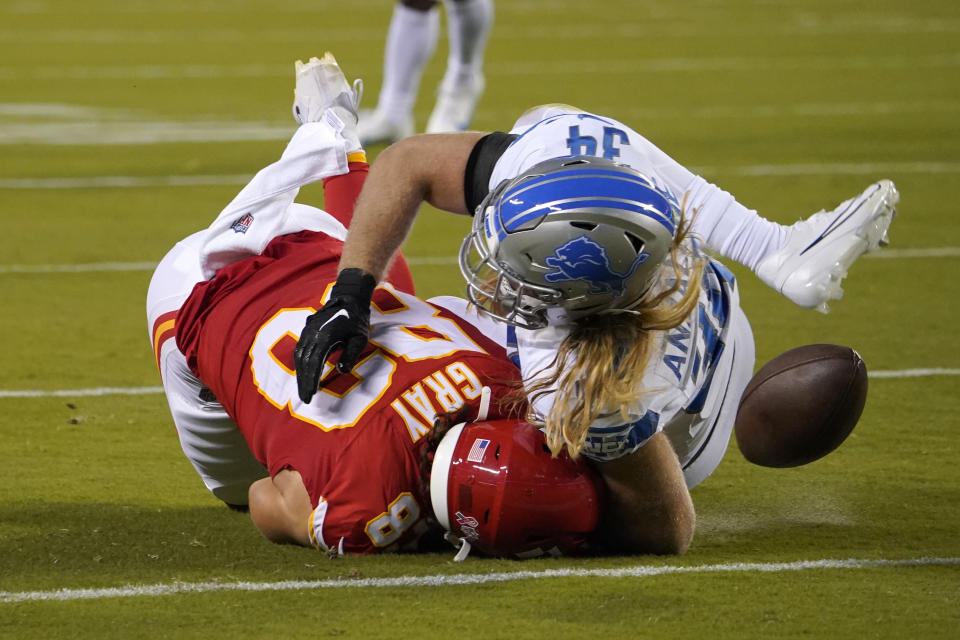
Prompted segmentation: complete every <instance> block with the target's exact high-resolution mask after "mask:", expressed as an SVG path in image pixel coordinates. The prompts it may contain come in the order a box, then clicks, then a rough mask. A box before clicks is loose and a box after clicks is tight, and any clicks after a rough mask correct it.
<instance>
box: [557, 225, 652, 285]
mask: <svg viewBox="0 0 960 640" xmlns="http://www.w3.org/2000/svg"><path fill="white" fill-rule="evenodd" d="M649 257H650V254H649V253H647V252H646V251H641V252H640V254H639V255H637V257H636V259H635V260H634V261H633V264H632V265H630V268H629V269H628V270H627V272H626V273H617V272H616V271H614V270H613V268H612V267H611V266H610V258H609V256H608V255H607V250H606V249H604V248H603V246H602V245H600V244H599V243H597V242H596V241H594V240H591V239H590V238H589V237H587V236H586V235H582V236H579V237H576V238H574V239H573V240H570V241H568V242H566V243H564V244H562V245H560V246H559V247H557V248H556V249H554V251H553V255H551V256H547V259H546V263H547V266H548V267H552V268H553V269H554V271H548V272H547V273H545V274H544V278H545V279H546V280H547V282H561V281H564V280H584V281H585V282H587V283H588V284H589V285H590V291H589V292H590V293H615V294H616V295H618V296H619V295H623V292H624V290H625V289H626V285H625V284H624V283H625V282H626V281H627V280H629V279H630V277H631V276H632V275H633V274H634V273H635V272H636V271H637V268H638V267H639V266H640V265H642V264H643V263H644V262H646V261H647V258H649Z"/></svg>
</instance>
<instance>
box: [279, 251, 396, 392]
mask: <svg viewBox="0 0 960 640" xmlns="http://www.w3.org/2000/svg"><path fill="white" fill-rule="evenodd" d="M376 286H377V280H376V278H374V277H373V276H372V275H370V274H369V273H366V272H365V271H363V270H362V269H344V270H343V271H341V272H340V274H339V275H338V276H337V282H336V284H334V285H333V289H331V290H330V299H329V300H328V301H327V303H326V304H325V305H323V308H322V309H320V310H319V311H317V312H316V313H315V314H313V315H312V316H310V317H309V318H307V322H306V325H305V326H304V328H303V331H302V332H301V333H300V339H299V340H298V341H297V348H296V349H294V351H293V361H294V365H295V366H296V369H297V393H298V394H299V395H300V399H301V400H303V401H304V402H310V400H311V398H313V395H314V394H315V393H316V392H317V388H318V387H319V386H320V376H321V374H322V373H323V365H324V364H325V363H326V362H327V359H328V358H329V357H330V354H331V353H333V352H334V351H335V350H337V349H342V350H343V353H341V354H340V360H338V361H337V371H339V372H340V373H347V372H349V371H350V370H352V369H353V367H354V365H356V364H357V360H358V359H359V358H360V353H361V352H362V351H363V349H364V347H366V346H367V340H368V339H369V338H370V299H371V298H372V297H373V290H374V289H375V288H376Z"/></svg>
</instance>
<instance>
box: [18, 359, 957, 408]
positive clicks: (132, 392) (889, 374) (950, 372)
mask: <svg viewBox="0 0 960 640" xmlns="http://www.w3.org/2000/svg"><path fill="white" fill-rule="evenodd" d="M932 376H960V369H951V368H948V367H928V368H918V369H899V370H885V371H868V372H867V377H868V378H887V379H890V378H894V379H897V378H923V377H932ZM161 393H163V387H91V388H86V389H0V400H2V399H3V398H82V397H91V396H114V395H124V396H146V395H157V394H161Z"/></svg>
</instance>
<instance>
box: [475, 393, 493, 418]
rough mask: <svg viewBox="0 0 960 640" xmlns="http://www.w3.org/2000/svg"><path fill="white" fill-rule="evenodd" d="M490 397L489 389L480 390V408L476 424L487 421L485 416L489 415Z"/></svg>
mask: <svg viewBox="0 0 960 640" xmlns="http://www.w3.org/2000/svg"><path fill="white" fill-rule="evenodd" d="M491 395H492V392H491V391H490V387H484V388H483V389H481V390H480V408H479V409H478V410H477V422H482V421H484V420H486V419H487V414H488V413H490V396H491Z"/></svg>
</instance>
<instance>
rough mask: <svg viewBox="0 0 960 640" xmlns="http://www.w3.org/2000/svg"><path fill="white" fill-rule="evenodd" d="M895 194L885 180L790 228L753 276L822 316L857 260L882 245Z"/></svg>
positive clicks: (892, 214)
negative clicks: (785, 241) (778, 248)
mask: <svg viewBox="0 0 960 640" xmlns="http://www.w3.org/2000/svg"><path fill="white" fill-rule="evenodd" d="M899 200H900V194H899V193H898V192H897V188H896V186H894V184H893V183H892V182H891V181H889V180H881V181H880V182H877V183H875V184H872V185H870V186H869V187H867V189H866V190H865V191H864V192H863V193H861V194H860V195H859V196H857V197H856V198H851V199H850V200H847V201H846V202H843V203H842V204H841V205H840V206H839V207H837V208H836V209H834V210H833V211H821V212H819V213H815V214H813V215H812V216H810V217H809V218H807V219H806V220H801V221H800V222H797V223H795V224H794V225H793V226H792V227H791V230H790V235H789V236H788V238H787V243H786V244H785V245H784V246H783V247H782V248H780V250H778V251H776V252H774V253H772V254H771V255H769V256H767V257H766V258H764V259H763V261H761V262H760V264H759V265H758V266H757V271H756V273H757V276H758V277H759V278H760V280H762V281H763V282H764V283H766V284H767V285H769V286H770V287H772V288H773V289H776V290H777V291H779V292H780V293H782V294H783V295H784V296H786V297H787V298H789V299H790V300H792V301H793V302H794V303H796V304H797V305H799V306H801V307H804V308H807V309H817V310H818V311H821V312H823V313H826V312H827V311H828V307H827V302H828V301H829V300H837V299H839V298H840V297H841V296H842V295H843V289H842V288H841V287H840V283H841V281H842V280H843V278H845V277H846V275H847V270H848V269H849V268H850V265H852V264H853V263H854V262H855V261H856V259H857V258H859V257H860V256H861V255H863V254H864V253H867V252H869V251H875V250H877V249H879V248H880V247H884V246H886V245H887V242H888V237H887V229H888V228H889V227H890V223H891V222H892V221H893V217H894V215H895V213H896V204H897V202H898V201H899Z"/></svg>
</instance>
